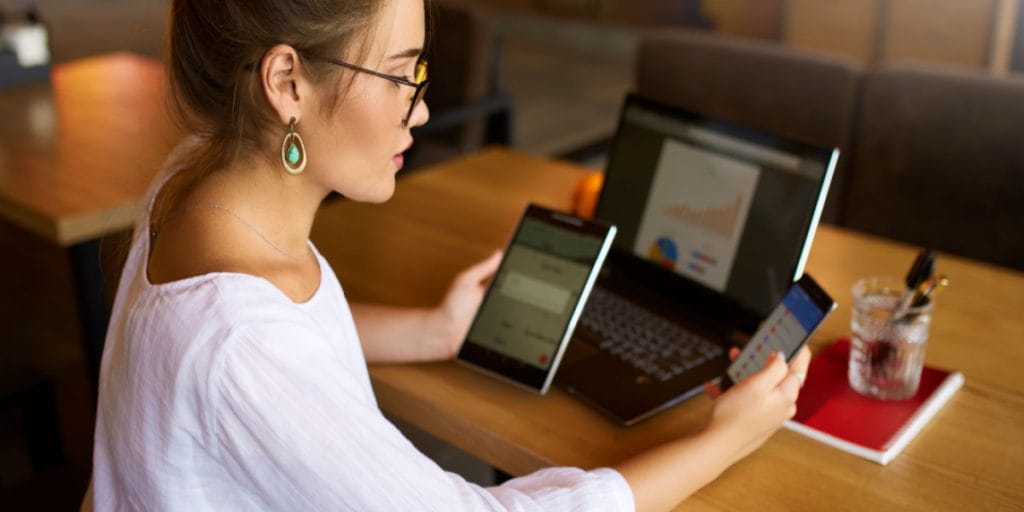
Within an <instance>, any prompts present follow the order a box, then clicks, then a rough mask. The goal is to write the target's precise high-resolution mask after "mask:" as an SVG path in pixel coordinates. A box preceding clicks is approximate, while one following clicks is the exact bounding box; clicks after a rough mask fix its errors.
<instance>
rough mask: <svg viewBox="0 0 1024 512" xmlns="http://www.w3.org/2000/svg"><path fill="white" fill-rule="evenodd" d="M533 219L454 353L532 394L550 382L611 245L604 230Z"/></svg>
mask: <svg viewBox="0 0 1024 512" xmlns="http://www.w3.org/2000/svg"><path fill="white" fill-rule="evenodd" d="M534 208H536V207H531V210H532V209H534ZM536 213H537V212H534V214H532V215H531V214H530V210H528V211H527V215H525V216H524V217H523V219H522V221H521V222H520V224H519V228H518V229H517V231H516V233H515V235H514V236H513V238H512V242H511V243H510V244H509V247H508V249H507V250H506V253H505V258H504V260H503V261H502V263H501V266H500V267H499V269H498V271H497V272H496V273H495V275H494V278H493V280H492V283H491V285H490V288H489V289H488V292H487V295H486V296H485V297H484V300H483V302H482V304H481V306H480V310H479V311H478V312H477V316H476V319H475V320H474V321H473V325H472V326H471V327H470V330H469V334H468V335H467V337H466V343H465V345H464V346H463V350H462V351H460V354H459V357H460V359H468V360H470V361H471V362H474V363H477V364H479V365H481V366H485V367H486V369H489V370H491V371H498V372H499V373H502V374H503V375H504V376H506V377H510V378H513V379H514V380H516V381H519V382H521V383H524V382H522V381H523V380H526V381H527V382H530V383H531V384H528V385H530V386H531V387H538V386H535V385H533V384H532V383H535V382H537V381H538V380H540V382H543V381H544V380H547V379H544V378H543V377H545V376H546V373H547V371H548V370H549V369H550V368H551V367H552V364H553V362H555V361H556V359H557V356H558V355H559V349H560V348H561V347H562V346H563V345H564V343H565V342H566V341H567V339H568V336H567V334H571V333H570V330H571V327H572V325H573V323H574V321H575V317H577V316H578V310H579V309H580V307H581V306H582V304H581V302H582V301H581V297H582V296H583V294H584V293H585V292H586V291H589V290H588V283H589V282H590V281H591V280H592V276H593V275H595V272H594V270H595V267H596V265H597V262H598V260H599V257H600V256H601V255H602V253H603V251H606V246H607V245H609V244H607V243H606V240H609V241H610V239H609V238H608V233H609V229H608V228H607V227H600V228H599V229H584V221H580V220H579V219H575V218H574V217H569V216H565V215H561V214H557V215H559V216H561V220H563V221H564V222H558V219H550V218H544V217H543V216H542V215H537V214H536ZM586 224H589V223H586Z"/></svg>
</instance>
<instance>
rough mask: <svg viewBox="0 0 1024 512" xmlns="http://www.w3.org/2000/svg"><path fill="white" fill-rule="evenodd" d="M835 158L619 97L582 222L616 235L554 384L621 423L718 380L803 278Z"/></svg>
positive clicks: (823, 150) (749, 130)
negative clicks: (600, 181)
mask: <svg viewBox="0 0 1024 512" xmlns="http://www.w3.org/2000/svg"><path fill="white" fill-rule="evenodd" d="M838 158H839V150H838V149H835V148H821V147H815V146H812V145H809V144H806V143H802V142H798V141H795V140H791V139H789V138H787V137H783V136H781V135H779V134H772V133H766V132H764V131H759V130H755V129H753V128H750V127H745V126H740V125H737V124H734V123H729V122H725V121H722V120H719V119H713V118H710V117H707V116H703V115H700V114H697V113H695V112H689V111H686V110H683V109H680V108H676V107H670V106H667V105H663V104H660V103H657V102H654V101H651V100H648V99H644V98H641V97H639V96H637V95H635V94H631V95H629V96H627V98H626V101H625V103H624V106H623V108H622V112H621V115H620V120H619V127H618V131H617V133H616V135H615V137H614V139H613V141H612V146H611V151H610V154H609V160H608V164H607V168H606V170H605V182H604V187H603V188H602V192H601V196H600V198H599V200H598V204H597V208H596V211H595V217H596V218H598V219H600V220H603V221H605V222H609V223H612V224H615V225H616V226H618V229H619V232H618V236H617V237H616V239H615V242H614V244H613V246H612V249H611V252H610V253H609V255H608V258H607V260H606V261H605V265H604V267H603V269H602V271H601V275H600V277H599V279H598V282H597V286H596V287H595V289H594V291H593V293H592V294H591V296H590V299H589V300H588V302H587V305H586V307H585V308H584V311H583V315H582V317H581V319H580V321H579V323H578V324H577V328H576V331H575V333H574V335H573V339H572V342H571V343H570V346H569V348H568V350H567V353H566V354H565V356H564V359H563V361H562V366H561V368H560V369H559V372H558V376H557V378H556V383H557V385H559V386H561V387H562V388H564V389H566V390H568V391H569V392H570V393H572V394H574V395H576V396H578V397H579V398H581V399H582V400H583V401H585V402H587V403H589V404H591V405H592V406H594V407H596V408H597V409H599V410H600V411H602V412H604V413H606V414H608V415H610V416H611V417H613V418H614V419H616V420H617V421H619V422H620V423H623V424H626V425H631V424H634V423H636V422H639V421H641V420H643V419H645V418H649V417H651V416H652V415H654V414H656V413H658V412H660V411H664V410H665V409H668V408H669V407H671V406H672V405H675V404H677V403H679V402H681V401H683V400H685V399H687V398H689V397H690V396H692V395H694V394H696V393H697V392H699V391H700V390H701V389H702V387H701V385H702V384H703V383H704V382H705V381H709V380H714V379H716V378H718V377H720V376H721V375H722V373H723V372H724V371H725V369H726V367H727V366H728V363H729V360H728V355H727V354H728V350H729V347H731V346H735V345H742V344H744V343H746V341H747V339H749V337H750V335H751V334H753V332H754V330H756V328H757V325H758V323H759V322H760V321H761V320H762V319H763V318H764V317H765V316H767V314H768V313H769V312H770V311H771V309H772V308H773V307H774V306H775V305H776V304H777V303H778V302H779V301H780V300H781V299H782V295H783V294H784V293H785V292H786V290H787V289H789V286H790V285H791V284H792V283H793V282H795V281H796V280H797V279H798V278H799V277H800V276H801V275H802V274H803V267H804V262H805V260H806V258H807V254H808V251H809V250H810V248H811V242H812V239H813V237H814V232H815V229H816V228H817V224H818V219H819V217H820V215H821V210H822V207H823V205H824V202H825V196H826V194H827V192H828V187H829V183H830V181H831V178H832V173H833V170H834V169H835V165H836V161H837V159H838Z"/></svg>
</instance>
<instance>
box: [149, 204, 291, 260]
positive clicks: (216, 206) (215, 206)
mask: <svg viewBox="0 0 1024 512" xmlns="http://www.w3.org/2000/svg"><path fill="white" fill-rule="evenodd" d="M200 209H212V210H221V211H223V212H226V213H227V214H228V215H231V216H232V217H234V218H236V219H238V222H241V223H242V224H243V225H245V227H247V228H249V229H251V230H252V232H253V233H256V236H258V237H260V238H262V239H263V241H264V242H266V243H267V245H269V246H271V247H273V248H274V250H275V251H277V252H279V253H281V254H283V255H284V256H287V257H288V258H291V259H293V260H298V259H303V258H305V257H306V255H308V254H309V252H308V251H307V252H306V253H305V254H303V255H295V254H292V253H291V252H288V251H286V250H284V249H282V248H281V247H280V246H278V245H277V244H275V243H274V242H273V241H271V240H270V239H269V238H267V237H266V236H265V235H264V234H263V232H261V231H260V230H259V229H257V228H256V226H253V225H252V224H250V223H249V222H248V221H247V220H245V219H243V218H242V217H241V216H239V215H238V214H237V213H235V212H233V211H231V209H229V208H228V207H226V206H224V205H222V204H217V203H199V204H193V205H189V206H187V207H185V208H184V209H182V210H181V211H180V212H179V213H185V212H189V211H192V210H200ZM154 234H155V233H154Z"/></svg>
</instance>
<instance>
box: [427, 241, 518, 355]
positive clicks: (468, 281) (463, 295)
mask: <svg viewBox="0 0 1024 512" xmlns="http://www.w3.org/2000/svg"><path fill="white" fill-rule="evenodd" d="M501 256H502V252H501V251H495V252H494V254H491V255H490V256H489V257H487V259H485V260H483V261H480V262H478V263H476V264H474V265H473V266H471V267H469V268H467V269H465V270H463V271H462V272H460V273H459V275H457V276H455V279H454V280H453V281H452V284H451V286H449V287H448V292H447V293H446V294H445V297H444V301H442V302H441V305H440V306H439V307H438V309H437V314H436V318H437V320H438V321H439V322H441V323H442V324H443V325H444V326H445V328H444V329H443V330H442V332H446V333H448V334H447V335H446V336H443V339H442V340H441V341H442V343H443V344H444V351H445V354H446V356H447V358H448V359H451V358H453V357H455V354H457V353H458V352H459V347H461V346H462V342H463V341H464V340H465V339H466V334H467V333H468V332H469V324H470V322H472V321H473V316H474V315H476V311H477V309H479V308H480V302H481V301H483V300H484V292H485V291H486V290H487V285H486V284H485V282H484V280H486V279H487V278H489V277H491V276H492V275H493V274H494V272H495V271H496V270H498V265H499V264H500V263H501Z"/></svg>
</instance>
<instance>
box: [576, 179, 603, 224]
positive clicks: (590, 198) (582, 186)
mask: <svg viewBox="0 0 1024 512" xmlns="http://www.w3.org/2000/svg"><path fill="white" fill-rule="evenodd" d="M603 184H604V174H603V173H601V172H599V171H594V172H590V173H587V174H586V175H585V176H583V178H582V179H580V181H579V183H577V184H576V190H574V191H573V194H572V205H573V213H575V214H576V216H577V217H582V218H584V219H592V218H594V208H596V207H597V198H598V197H600V196H601V185H603Z"/></svg>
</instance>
